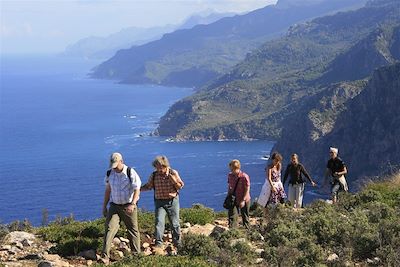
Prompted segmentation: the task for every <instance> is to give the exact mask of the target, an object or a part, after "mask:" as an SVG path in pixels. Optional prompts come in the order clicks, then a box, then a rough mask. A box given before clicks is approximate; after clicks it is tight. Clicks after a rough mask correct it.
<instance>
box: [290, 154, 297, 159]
mask: <svg viewBox="0 0 400 267" xmlns="http://www.w3.org/2000/svg"><path fill="white" fill-rule="evenodd" d="M291 157H292V158H296V159H299V155H297V154H296V153H293V154H292V156H291Z"/></svg>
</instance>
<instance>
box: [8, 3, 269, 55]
mask: <svg viewBox="0 0 400 267" xmlns="http://www.w3.org/2000/svg"><path fill="white" fill-rule="evenodd" d="M275 2H276V0H51V1H50V0H46V1H40V0H0V10H1V29H0V30H1V32H0V37H1V44H0V51H1V53H52V52H60V51H63V50H64V48H65V47H66V46H67V45H69V44H71V43H74V42H76V41H77V40H79V39H81V38H84V37H89V36H107V35H109V34H111V33H114V32H118V31H120V30H121V29H123V28H127V27H132V26H137V27H152V26H160V25H166V24H178V23H180V22H182V21H183V20H184V19H185V18H187V17H188V16H190V15H191V14H194V13H198V12H201V11H204V10H207V9H212V10H215V11H217V12H237V13H242V12H247V11H251V10H254V9H257V8H260V7H264V6H266V5H268V4H270V3H275Z"/></svg>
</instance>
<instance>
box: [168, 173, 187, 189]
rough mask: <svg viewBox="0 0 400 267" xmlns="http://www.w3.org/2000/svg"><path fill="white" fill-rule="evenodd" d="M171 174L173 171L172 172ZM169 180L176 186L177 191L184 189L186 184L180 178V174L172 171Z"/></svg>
mask: <svg viewBox="0 0 400 267" xmlns="http://www.w3.org/2000/svg"><path fill="white" fill-rule="evenodd" d="M170 172H171V170H170ZM168 177H169V179H170V180H171V181H172V183H173V184H174V187H175V189H176V190H179V189H182V187H183V186H184V183H183V181H182V179H181V177H180V176H179V173H178V172H177V171H172V172H171V173H170V175H168Z"/></svg>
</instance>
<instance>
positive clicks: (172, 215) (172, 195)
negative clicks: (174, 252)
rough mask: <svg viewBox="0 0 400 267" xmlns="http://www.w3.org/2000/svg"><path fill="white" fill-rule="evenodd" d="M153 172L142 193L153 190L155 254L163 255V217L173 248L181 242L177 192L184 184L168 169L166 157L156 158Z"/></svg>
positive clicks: (175, 172) (177, 174) (174, 171)
mask: <svg viewBox="0 0 400 267" xmlns="http://www.w3.org/2000/svg"><path fill="white" fill-rule="evenodd" d="M152 165H153V167H154V168H155V171H154V172H153V173H152V174H151V175H150V178H149V180H148V182H147V183H146V184H145V185H143V186H142V188H141V190H142V191H147V190H151V189H153V190H154V205H155V239H156V244H155V245H156V247H155V250H154V251H155V253H156V254H163V253H164V247H163V236H164V229H165V215H168V219H169V221H170V223H171V226H172V239H173V243H174V246H175V248H178V247H179V245H180V242H181V229H180V225H179V190H180V189H182V187H183V186H184V183H183V181H182V179H181V178H180V176H179V173H178V172H177V171H176V170H174V169H172V168H171V167H170V164H169V161H168V159H167V157H166V156H157V157H156V158H155V159H154V161H153V163H152Z"/></svg>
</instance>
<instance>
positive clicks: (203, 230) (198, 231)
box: [188, 223, 215, 236]
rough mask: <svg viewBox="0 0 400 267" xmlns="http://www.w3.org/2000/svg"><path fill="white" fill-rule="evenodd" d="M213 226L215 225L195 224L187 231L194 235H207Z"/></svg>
mask: <svg viewBox="0 0 400 267" xmlns="http://www.w3.org/2000/svg"><path fill="white" fill-rule="evenodd" d="M214 228H215V225H212V224H210V223H207V224H206V225H198V224H195V225H193V226H192V227H190V228H189V231H188V233H191V234H195V235H205V236H209V235H210V234H211V233H212V232H213V230H214Z"/></svg>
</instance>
